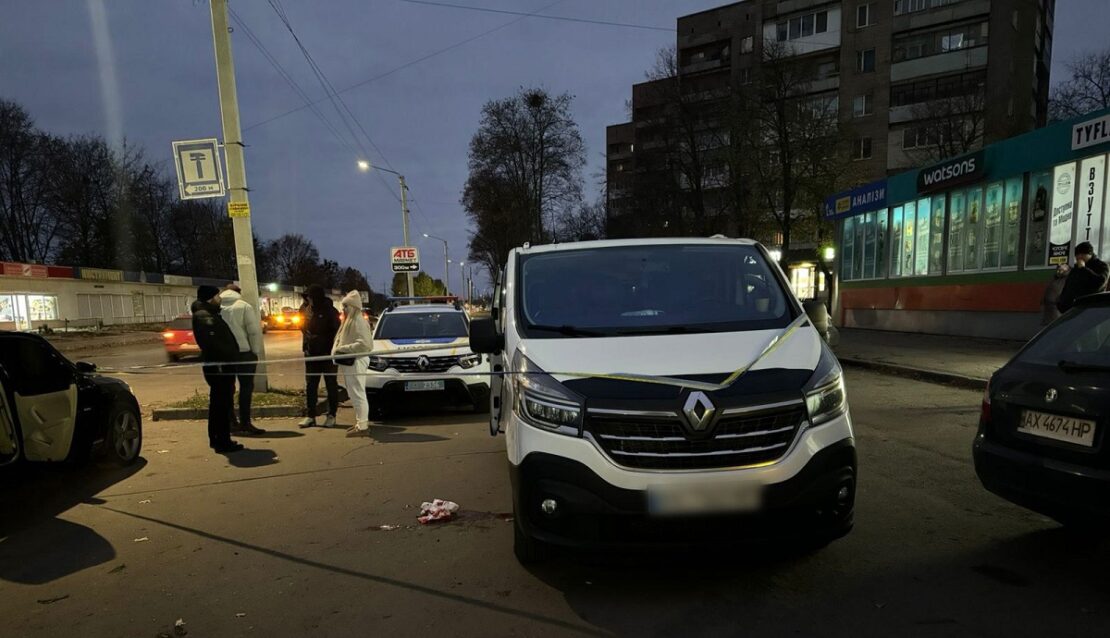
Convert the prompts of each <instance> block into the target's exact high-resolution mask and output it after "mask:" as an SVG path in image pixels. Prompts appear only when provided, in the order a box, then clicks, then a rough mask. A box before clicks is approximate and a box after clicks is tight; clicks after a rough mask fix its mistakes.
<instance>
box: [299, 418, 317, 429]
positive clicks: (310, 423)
mask: <svg viewBox="0 0 1110 638" xmlns="http://www.w3.org/2000/svg"><path fill="white" fill-rule="evenodd" d="M297 427H300V428H313V427H316V417H311V416H306V417H305V418H303V419H301V422H300V423H298V424H297Z"/></svg>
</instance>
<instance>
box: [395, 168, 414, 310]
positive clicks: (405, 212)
mask: <svg viewBox="0 0 1110 638" xmlns="http://www.w3.org/2000/svg"><path fill="white" fill-rule="evenodd" d="M397 179H398V180H400V182H401V224H402V225H403V226H404V230H405V246H409V245H411V244H409V198H408V192H409V187H408V186H406V185H405V176H404V175H401V174H400V173H398V174H397ZM405 278H406V279H408V282H409V296H410V297H415V296H416V294H415V293H414V292H413V291H412V272H407V273H405ZM409 303H412V302H411V301H410V302H409Z"/></svg>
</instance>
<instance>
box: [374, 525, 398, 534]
mask: <svg viewBox="0 0 1110 638" xmlns="http://www.w3.org/2000/svg"><path fill="white" fill-rule="evenodd" d="M399 527H400V525H378V529H380V530H381V531H383V532H392V531H393V530H395V529H397V528H399Z"/></svg>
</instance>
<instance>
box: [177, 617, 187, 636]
mask: <svg viewBox="0 0 1110 638" xmlns="http://www.w3.org/2000/svg"><path fill="white" fill-rule="evenodd" d="M187 633H189V630H188V629H185V621H184V620H182V619H181V618H178V619H177V621H176V622H175V623H174V624H173V635H175V636H184V635H185V634H187Z"/></svg>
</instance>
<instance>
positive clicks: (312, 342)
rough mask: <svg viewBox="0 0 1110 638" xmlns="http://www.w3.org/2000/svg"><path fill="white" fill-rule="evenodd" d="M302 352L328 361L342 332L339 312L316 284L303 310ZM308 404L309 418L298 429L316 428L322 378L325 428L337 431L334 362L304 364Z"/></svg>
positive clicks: (336, 380) (337, 405) (306, 296)
mask: <svg viewBox="0 0 1110 638" xmlns="http://www.w3.org/2000/svg"><path fill="white" fill-rule="evenodd" d="M301 317H303V319H302V320H301V351H302V352H303V353H304V356H305V358H307V359H312V358H315V357H327V356H330V355H331V349H332V346H333V345H334V344H335V335H336V333H337V332H339V311H338V310H336V309H335V304H334V303H332V300H331V299H329V298H328V296H327V294H326V293H325V292H324V288H323V286H320V285H318V284H313V285H311V286H309V287H308V290H306V291H305V304H304V305H303V306H301ZM304 372H305V391H304V395H305V401H306V404H307V405H306V406H305V408H306V410H307V411H306V413H305V414H306V415H307V416H305V418H304V420H302V421H301V422H300V423H299V424H298V425H300V427H302V428H310V427H314V426H315V425H316V410H317V406H318V405H319V399H318V395H317V392H318V391H319V389H320V379H321V377H323V380H324V388H325V390H326V392H327V397H328V413H327V416H326V417H325V418H324V427H326V428H331V427H335V415H336V413H337V412H338V411H339V379H338V378H337V376H336V375H337V374H338V369H337V368H336V366H335V362H334V361H332V360H330V359H329V360H324V361H305V364H304Z"/></svg>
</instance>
